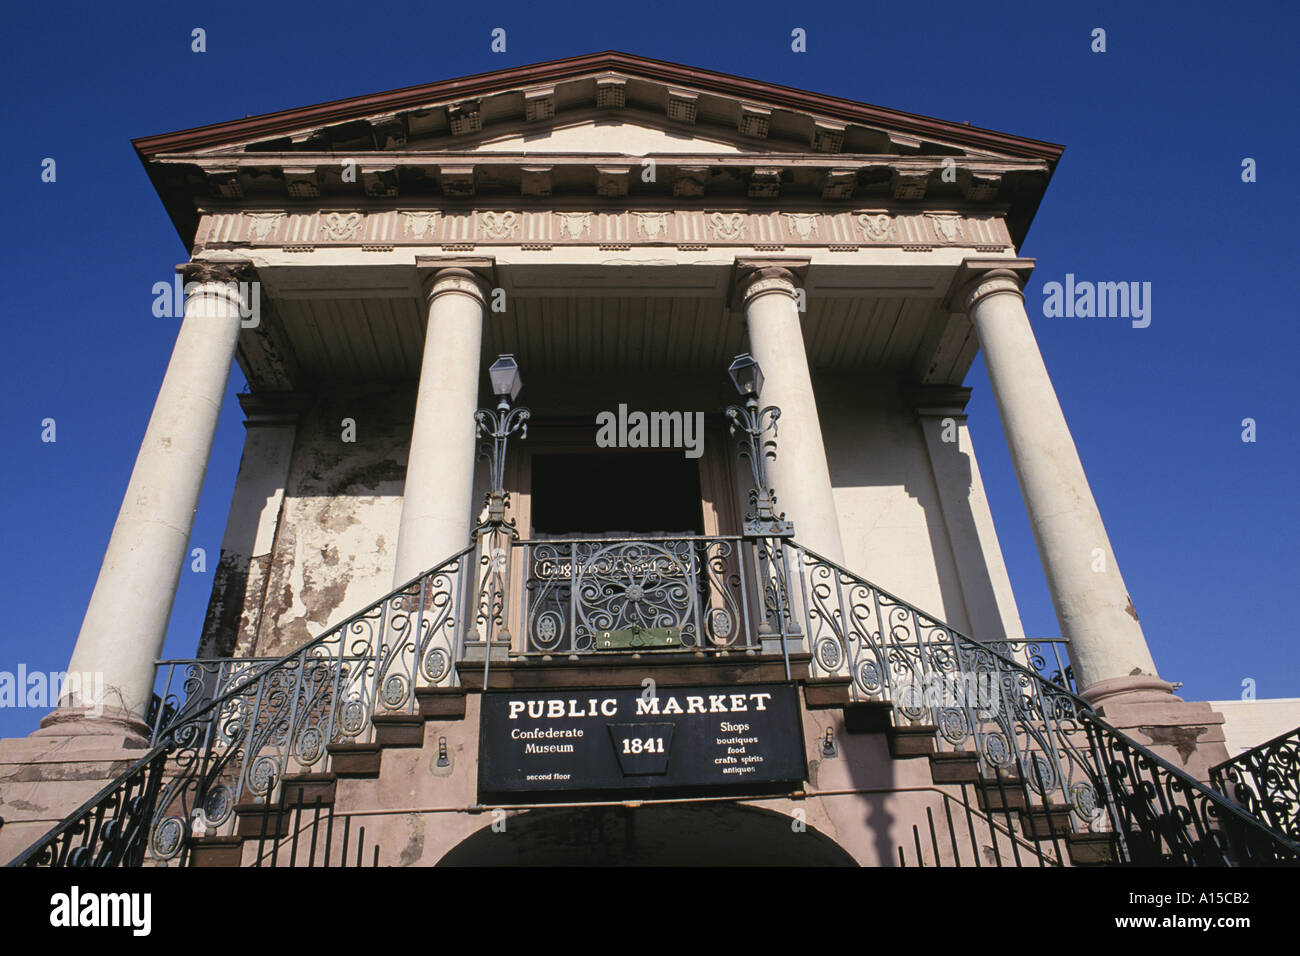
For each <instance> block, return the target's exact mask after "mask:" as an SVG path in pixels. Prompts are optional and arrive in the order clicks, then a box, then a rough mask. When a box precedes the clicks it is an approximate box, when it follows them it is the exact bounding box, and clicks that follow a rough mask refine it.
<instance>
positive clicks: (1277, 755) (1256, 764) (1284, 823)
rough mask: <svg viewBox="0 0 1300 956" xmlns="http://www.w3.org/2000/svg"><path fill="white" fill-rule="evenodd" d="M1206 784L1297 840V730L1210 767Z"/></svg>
mask: <svg viewBox="0 0 1300 956" xmlns="http://www.w3.org/2000/svg"><path fill="white" fill-rule="evenodd" d="M1210 781H1211V782H1212V783H1213V784H1214V786H1215V788H1216V789H1218V790H1219V791H1220V792H1221V793H1224V794H1226V795H1227V796H1229V797H1231V798H1232V799H1233V800H1235V801H1236V802H1237V803H1238V804H1240V805H1241V806H1242V807H1244V808H1245V809H1246V810H1248V811H1249V812H1250V813H1252V814H1253V815H1254V816H1256V817H1258V818H1259V819H1261V820H1263V821H1264V822H1265V823H1266V824H1268V825H1269V826H1270V827H1272V828H1273V829H1274V830H1276V831H1278V832H1279V833H1283V834H1285V835H1286V836H1288V837H1290V838H1291V839H1292V840H1297V841H1300V727H1297V728H1296V729H1295V730H1292V731H1290V732H1288V733H1285V734H1279V735H1278V736H1277V737H1274V738H1273V739H1272V740H1266V741H1264V743H1262V744H1260V745H1259V746H1257V747H1252V748H1251V749H1250V750H1247V751H1245V752H1244V753H1240V754H1238V755H1237V756H1235V757H1233V758H1232V759H1231V760H1225V761H1224V762H1223V763H1221V764H1219V765H1218V766H1216V767H1212V768H1211V769H1210Z"/></svg>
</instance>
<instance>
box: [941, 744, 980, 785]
mask: <svg viewBox="0 0 1300 956" xmlns="http://www.w3.org/2000/svg"><path fill="white" fill-rule="evenodd" d="M930 776H931V777H932V778H933V779H934V782H935V783H979V781H980V760H979V757H978V756H977V755H976V754H973V753H966V752H964V751H957V752H955V753H932V754H930Z"/></svg>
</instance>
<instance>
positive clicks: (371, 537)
mask: <svg viewBox="0 0 1300 956" xmlns="http://www.w3.org/2000/svg"><path fill="white" fill-rule="evenodd" d="M414 408H415V390H414V388H400V389H395V388H388V387H371V388H353V389H339V390H334V391H330V392H327V393H323V394H321V395H320V396H318V398H317V401H316V403H315V404H314V405H313V406H312V407H311V408H310V409H308V410H307V411H305V412H304V413H303V416H302V419H301V422H300V423H299V426H298V436H297V440H296V442H295V443H294V451H293V460H292V464H291V466H290V469H289V477H288V482H287V485H286V492H285V496H284V504H283V507H282V509H281V513H280V519H279V522H278V524H277V527H276V530H275V543H274V547H273V548H272V551H271V554H270V560H269V561H268V563H267V564H268V566H267V568H266V570H265V574H266V588H265V592H266V593H265V601H264V603H263V605H262V607H261V608H260V613H259V615H258V617H259V623H258V626H257V630H256V639H255V642H253V645H252V646H251V647H249V648H248V652H249V653H252V654H255V655H257V656H260V657H265V656H275V657H278V656H281V655H283V654H286V653H288V652H289V651H291V650H293V649H294V648H297V647H300V646H302V645H303V644H304V643H306V642H307V641H309V640H311V639H312V638H314V637H317V636H319V635H320V634H321V633H322V632H323V631H325V630H327V629H328V628H330V627H331V626H333V625H334V624H337V623H338V622H339V621H341V620H343V619H345V618H347V617H349V616H350V615H352V614H355V613H356V612H357V611H360V610H361V609H362V608H364V607H366V606H367V605H368V604H370V603H372V602H374V601H376V600H378V599H379V598H381V597H383V596H384V595H385V594H387V593H388V592H389V591H391V590H392V585H393V565H394V553H395V547H396V544H397V529H398V524H399V521H400V518H401V510H402V489H403V485H404V483H405V478H406V459H407V451H408V447H409V443H410V434H411V422H412V419H413V417H414ZM344 419H352V420H354V421H355V422H356V436H355V439H356V440H355V441H353V442H345V441H344V440H343V424H342V422H343V420H344ZM252 578H253V572H252V569H250V574H249V579H250V582H251V580H252ZM248 593H249V594H252V593H254V592H253V589H252V587H251V586H250V587H249V588H248ZM242 650H243V648H241V651H242Z"/></svg>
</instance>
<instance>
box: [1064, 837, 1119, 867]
mask: <svg viewBox="0 0 1300 956" xmlns="http://www.w3.org/2000/svg"><path fill="white" fill-rule="evenodd" d="M1065 847H1066V849H1067V850H1068V851H1069V854H1070V862H1071V863H1073V864H1074V865H1075V866H1109V865H1111V864H1113V863H1118V862H1119V854H1117V853H1116V852H1115V835H1114V834H1113V833H1070V834H1067V835H1066V837H1065Z"/></svg>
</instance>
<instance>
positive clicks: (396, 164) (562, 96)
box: [134, 53, 1062, 240]
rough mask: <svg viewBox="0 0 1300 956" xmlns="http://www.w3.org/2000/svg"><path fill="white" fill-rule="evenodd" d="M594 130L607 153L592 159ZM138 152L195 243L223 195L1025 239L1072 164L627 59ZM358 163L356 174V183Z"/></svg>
mask: <svg viewBox="0 0 1300 956" xmlns="http://www.w3.org/2000/svg"><path fill="white" fill-rule="evenodd" d="M584 129H585V130H586V131H588V132H590V133H591V134H592V135H591V136H590V137H588V138H589V139H591V140H594V141H595V142H594V143H588V144H586V148H583V146H584V144H583V143H582V142H581V140H582V139H583V130H584ZM134 145H135V147H136V149H137V152H138V153H139V155H140V157H141V159H142V160H143V161H144V163H145V165H146V168H147V169H148V170H149V174H150V176H151V178H152V179H153V180H154V183H155V186H156V187H157V188H158V190H159V193H160V194H161V195H162V197H163V199H164V202H165V203H166V204H167V206H168V210H169V212H170V213H171V215H172V218H173V221H174V222H176V224H177V228H178V230H179V231H180V232H181V234H182V236H183V237H185V238H187V240H188V239H189V238H190V237H192V236H193V231H194V228H195V227H197V217H196V216H195V214H194V207H195V204H196V203H199V204H201V203H202V202H204V201H205V200H208V199H220V200H231V201H244V200H253V201H266V200H270V199H272V198H273V197H274V196H275V195H277V194H278V195H280V196H285V197H288V198H291V199H315V198H342V197H345V196H349V195H355V196H358V197H361V198H365V199H371V200H382V199H394V198H411V199H418V198H429V197H435V198H437V197H441V198H445V199H447V200H464V199H471V198H475V197H478V196H481V195H502V196H504V195H511V194H518V195H522V196H526V197H537V198H548V197H549V196H551V195H557V196H558V195H573V194H575V193H576V194H581V193H585V192H588V191H591V192H595V193H596V194H597V195H598V196H600V197H604V198H619V197H623V196H629V195H636V194H637V193H640V194H642V195H653V194H655V193H658V192H667V194H669V195H671V196H673V197H675V198H703V197H707V196H714V197H725V196H730V195H734V194H739V195H741V196H747V197H749V198H752V199H769V200H771V199H778V198H779V199H790V198H795V199H807V198H819V199H822V200H824V201H829V202H844V203H849V202H863V201H869V200H873V199H879V198H881V197H887V198H890V199H894V200H907V201H921V200H927V199H947V200H949V201H954V200H960V201H964V202H976V203H978V202H986V203H1001V204H1003V205H1004V206H1007V207H1009V209H1010V212H1009V216H1008V221H1009V223H1010V225H1011V228H1012V232H1013V234H1014V235H1016V236H1017V239H1018V238H1019V234H1022V233H1023V231H1024V230H1025V229H1027V227H1028V222H1029V219H1030V218H1031V217H1032V214H1033V211H1034V210H1035V209H1036V207H1037V204H1038V201H1039V199H1040V197H1041V195H1042V192H1043V190H1044V189H1045V187H1046V183H1047V180H1048V178H1050V175H1051V172H1052V170H1053V168H1054V166H1055V163H1056V161H1057V160H1058V159H1059V157H1060V155H1061V151H1062V150H1061V148H1060V147H1058V146H1054V145H1053V144H1050V143H1043V142H1039V141H1036V140H1029V139H1024V138H1022V137H1016V136H1011V135H1008V134H1003V133H996V132H993V131H989V130H981V129H977V128H973V127H970V126H968V125H965V124H956V123H951V122H947V121H942V120H936V119H931V118H928V117H920V116H916V115H914V114H908V113H902V112H899V111H895V110H888V109H884V108H881V107H875V106H870V105H868V104H863V103H854V102H852V101H848V100H843V99H839V98H836V97H829V96H825V95H822V94H816V93H809V92H806V91H800V90H793V89H790V88H788V87H780V86H776V85H773V84H768V83H762V82H759V81H756V80H748V79H744V78H740V77H733V76H728V75H726V74H720V73H714V72H711V71H707V70H699V69H694V68H690V67H683V66H679V65H677V64H672V63H665V62H663V61H657V60H650V59H646V58H642V57H634V56H631V55H628V54H622V53H601V54H593V55H591V56H586V57H574V58H571V59H568V60H558V61H552V62H550V63H542V64H535V65H533V66H529V67H519V68H512V69H507V70H500V71H496V72H493V73H486V74H480V75H478V76H474V77H466V78H464V79H458V80H452V81H445V82H440V83H433V84H427V85H425V86H421V87H412V88H408V89H405V90H397V91H393V92H391V93H382V94H375V95H373V96H366V97H355V98H352V99H348V100H339V101H336V102H333V103H326V104H321V105H318V106H313V107H306V108H303V109H297V110H288V111H285V112H282V113H275V114H268V115H264V116H254V117H246V118H244V119H243V120H235V121H231V122H229V123H222V124H217V125H214V126H209V127H203V128H199V129H193V130H183V131H180V132H177V133H170V134H163V135H160V136H153V137H146V138H143V139H139V140H136V141H135V143H134ZM656 146H659V147H663V148H659V149H656V148H655V147H656ZM645 155H649V156H651V157H655V158H656V159H657V160H658V161H659V162H661V163H662V164H663V165H665V166H666V167H668V169H667V172H668V175H666V176H664V177H660V178H658V179H656V180H655V182H654V184H653V185H651V186H649V187H648V185H647V183H646V182H645V181H644V179H643V178H641V179H640V181H638V177H637V176H636V174H637V173H639V172H640V171H641V168H640V165H639V163H636V162H633V161H635V160H638V159H639V157H641V156H645ZM344 158H347V159H350V160H351V161H352V162H353V163H354V164H355V167H356V168H354V169H352V170H351V171H350V172H349V174H348V175H342V172H341V168H340V166H341V162H342V160H343V159H344ZM620 160H622V161H623V162H622V163H620Z"/></svg>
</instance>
